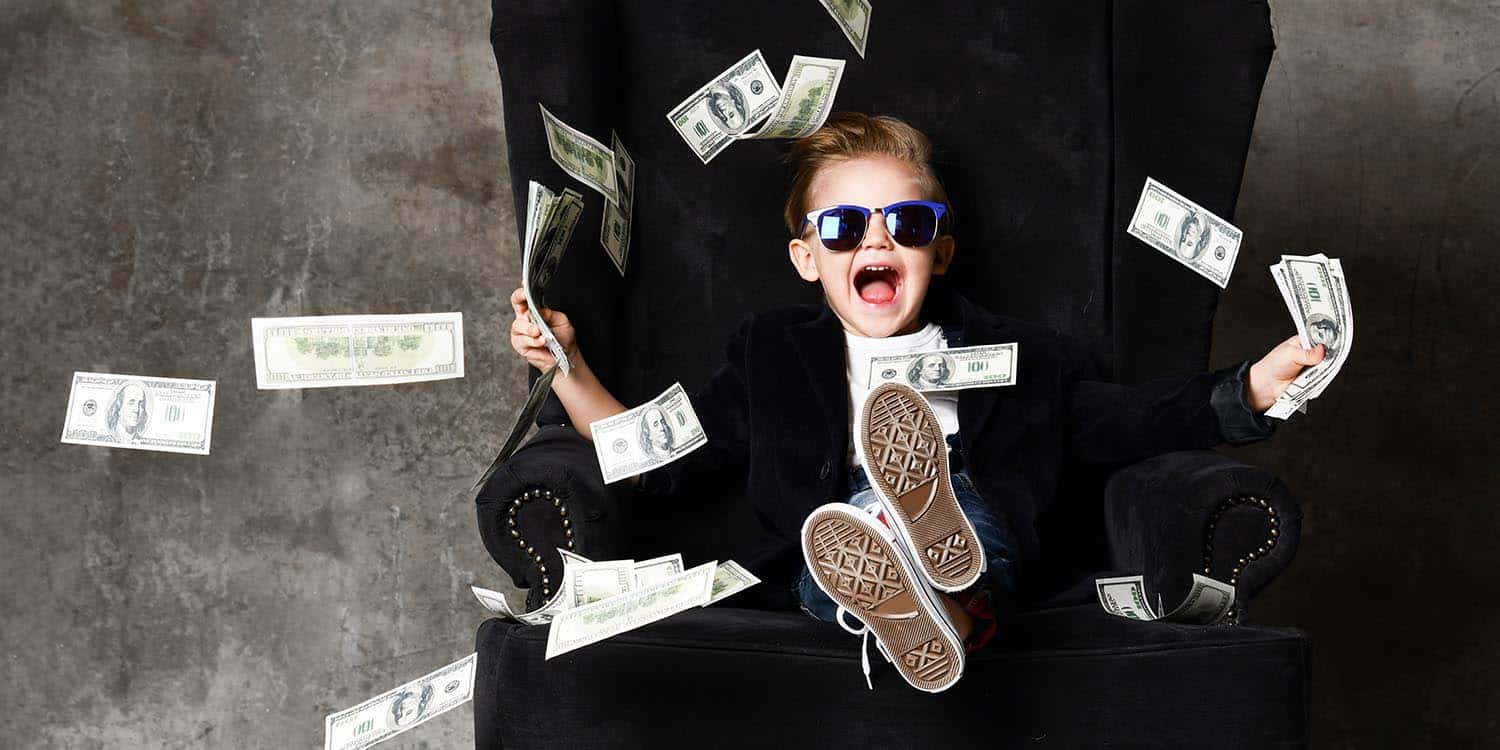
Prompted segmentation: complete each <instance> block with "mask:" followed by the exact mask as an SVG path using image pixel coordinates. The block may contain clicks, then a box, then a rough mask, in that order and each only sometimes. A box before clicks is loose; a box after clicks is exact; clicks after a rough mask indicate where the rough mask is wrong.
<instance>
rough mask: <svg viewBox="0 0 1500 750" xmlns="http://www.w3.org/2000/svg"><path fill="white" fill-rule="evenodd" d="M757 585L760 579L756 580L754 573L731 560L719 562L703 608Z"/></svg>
mask: <svg viewBox="0 0 1500 750" xmlns="http://www.w3.org/2000/svg"><path fill="white" fill-rule="evenodd" d="M757 583H760V579H759V578H756V577H755V574H754V573H751V572H750V571H748V570H745V569H744V568H742V567H740V564H739V563H737V562H735V561H733V560H729V561H726V562H721V563H719V567H718V568H716V569H715V570H714V587H713V591H712V592H711V593H710V594H709V600H708V603H706V604H704V605H703V606H705V607H707V606H708V605H709V604H717V603H718V602H719V601H721V600H723V599H727V598H729V597H731V596H734V595H735V594H738V593H740V592H741V591H744V590H745V589H748V588H750V587H751V586H754V585H755V584H757Z"/></svg>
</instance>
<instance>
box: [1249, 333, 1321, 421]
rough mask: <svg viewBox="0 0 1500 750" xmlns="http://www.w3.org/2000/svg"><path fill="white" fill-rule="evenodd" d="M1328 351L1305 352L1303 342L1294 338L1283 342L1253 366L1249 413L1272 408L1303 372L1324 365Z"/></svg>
mask: <svg viewBox="0 0 1500 750" xmlns="http://www.w3.org/2000/svg"><path fill="white" fill-rule="evenodd" d="M1324 356H1326V350H1325V348H1324V347H1323V345H1322V344H1318V345H1317V346H1314V347H1313V348H1311V349H1303V348H1302V343H1301V339H1300V338H1299V337H1297V336H1293V337H1291V338H1289V339H1287V340H1286V341H1283V342H1281V343H1280V344H1278V345H1277V346H1276V348H1275V349H1272V350H1271V351H1270V352H1267V353H1266V356H1264V357H1261V358H1260V361H1259V362H1256V363H1255V364H1254V365H1251V366H1250V377H1249V383H1247V386H1246V389H1245V395H1246V396H1247V397H1248V398H1249V400H1250V409H1251V410H1252V411H1254V412H1255V413H1257V414H1260V413H1262V412H1264V411H1265V410H1267V409H1269V408H1271V406H1272V405H1273V404H1275V403H1276V399H1277V397H1278V396H1280V395H1281V394H1282V392H1284V391H1285V390H1286V389H1287V386H1289V385H1291V384H1292V381H1293V380H1296V379H1297V376H1298V375H1301V374H1302V371H1303V369H1304V368H1307V367H1312V366H1313V365H1317V364H1319V363H1321V362H1322V361H1323V358H1324Z"/></svg>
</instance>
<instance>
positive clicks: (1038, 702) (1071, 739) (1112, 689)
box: [475, 605, 1308, 748]
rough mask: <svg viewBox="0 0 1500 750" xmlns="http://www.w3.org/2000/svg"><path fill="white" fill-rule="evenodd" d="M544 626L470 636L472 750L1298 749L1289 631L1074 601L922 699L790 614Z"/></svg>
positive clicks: (1298, 693) (1025, 617)
mask: <svg viewBox="0 0 1500 750" xmlns="http://www.w3.org/2000/svg"><path fill="white" fill-rule="evenodd" d="M546 643H547V629H546V628H545V627H533V626H521V625H516V624H513V623H506V622H503V621H500V620H489V621H487V622H486V623H484V624H483V625H482V626H481V627H480V630H479V635H478V646H477V648H478V651H479V677H478V684H477V685H476V695H475V725H476V738H477V740H478V743H479V746H480V747H499V746H501V744H502V743H503V745H504V746H505V747H564V746H566V747H570V748H586V747H644V746H651V747H662V746H716V747H725V746H729V747H735V746H752V745H754V746H762V747H763V746H764V744H765V743H766V742H767V741H780V742H785V743H791V746H794V747H803V746H816V747H855V746H862V747H904V746H918V745H921V746H929V745H930V743H933V742H958V741H964V740H969V741H982V742H985V743H986V744H985V746H986V747H1009V746H1013V745H1014V746H1018V747H1019V746H1022V745H1024V746H1026V747H1036V746H1038V745H1039V744H1040V745H1042V746H1049V745H1050V746H1055V747H1079V746H1090V747H1092V746H1100V745H1102V744H1105V743H1110V744H1118V745H1125V746H1129V745H1150V746H1153V747H1160V746H1171V745H1179V746H1204V745H1207V744H1209V743H1213V744H1214V745H1215V746H1217V747H1271V746H1275V747H1282V746H1293V747H1299V746H1304V745H1305V744H1306V742H1307V726H1308V717H1307V713H1308V689H1307V672H1308V670H1307V656H1308V642H1307V639H1306V637H1305V636H1304V635H1303V634H1302V633H1300V632H1299V631H1297V630H1294V629H1289V628H1268V627H1258V626H1196V625H1176V624H1170V623H1141V622H1134V621H1129V620H1124V619H1121V618H1118V617H1114V616H1112V615H1109V614H1107V613H1105V612H1103V611H1102V610H1101V609H1100V608H1099V607H1098V606H1097V605H1080V606H1072V607H1060V608H1055V609H1047V610H1038V611H1032V612H1026V613H1023V614H1020V615H1017V616H1015V617H1013V618H1012V619H1011V620H1010V621H1008V622H1005V623H1002V625H1001V633H1000V635H999V636H997V639H996V641H995V642H994V643H992V644H991V645H990V646H989V647H988V648H986V649H985V650H984V651H982V652H981V653H979V654H976V655H973V656H971V657H970V659H969V662H968V667H967V669H966V671H965V674H964V678H963V679H962V680H961V681H960V682H959V683H958V685H956V686H955V687H953V688H952V689H950V690H948V691H946V692H944V693H940V694H937V695H929V694H926V693H922V692H919V691H917V690H914V689H912V688H910V687H908V686H907V685H906V684H905V683H904V682H902V680H901V678H900V677H899V676H898V675H896V673H895V671H894V670H893V669H891V668H890V667H889V666H888V665H886V664H884V660H883V658H882V657H881V656H880V655H879V654H878V653H877V652H876V651H875V650H874V645H873V644H871V659H872V663H873V664H874V665H875V669H874V681H875V689H874V690H873V691H872V690H867V689H866V687H865V684H864V679H863V678H862V676H861V674H860V665H859V662H860V654H859V639H858V638H854V637H852V636H850V635H848V634H847V633H845V632H844V631H843V630H841V629H839V627H838V626H836V625H832V624H827V623H820V622H817V621H814V620H812V619H810V618H808V617H807V616H805V615H802V614H800V613H788V612H766V611H760V610H741V609H733V608H728V607H722V606H716V607H710V608H707V609H702V610H694V611H690V612H684V613H681V614H678V615H676V616H674V617H671V618H668V619H667V620H664V621H662V622H659V623H655V624H653V625H650V626H647V627H644V628H641V629H639V630H636V631H632V632H630V633H625V634H623V635H620V636H617V637H615V638H612V639H610V640H608V641H605V642H602V643H598V644H594V645H592V646H589V647H587V648H584V649H581V650H578V651H574V652H572V653H568V654H564V655H562V656H559V657H557V658H556V659H553V660H552V661H550V662H547V661H544V660H543V658H542V657H543V655H544V653H545V651H546Z"/></svg>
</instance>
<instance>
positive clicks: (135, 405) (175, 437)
mask: <svg viewBox="0 0 1500 750" xmlns="http://www.w3.org/2000/svg"><path fill="white" fill-rule="evenodd" d="M214 389H215V383H214V381H212V380H185V379H183V378H154V377H144V376H135V375H112V374H109V373H103V372H75V373H73V385H72V387H71V388H70V389H69V391H68V413H67V415H66V417H64V419H63V431H62V442H64V443H75V444H78V445H102V446H106V447H110V448H131V449H134V450H145V451H165V452H167V453H196V454H198V455H200V456H206V455H208V450H209V442H210V439H211V438H212V437H213V427H214Z"/></svg>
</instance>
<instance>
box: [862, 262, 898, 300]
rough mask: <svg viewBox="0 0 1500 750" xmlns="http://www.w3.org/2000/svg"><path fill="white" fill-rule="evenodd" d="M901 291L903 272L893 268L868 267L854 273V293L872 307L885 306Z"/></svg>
mask: <svg viewBox="0 0 1500 750" xmlns="http://www.w3.org/2000/svg"><path fill="white" fill-rule="evenodd" d="M900 289H901V272H900V271H897V270H896V269H895V267H893V266H885V265H868V266H863V267H861V268H860V269H859V270H858V271H855V272H854V292H855V294H857V295H859V298H860V299H861V300H863V301H865V302H867V303H869V304H871V305H885V304H889V303H890V302H892V301H894V300H895V299H896V292H898V291H900Z"/></svg>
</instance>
